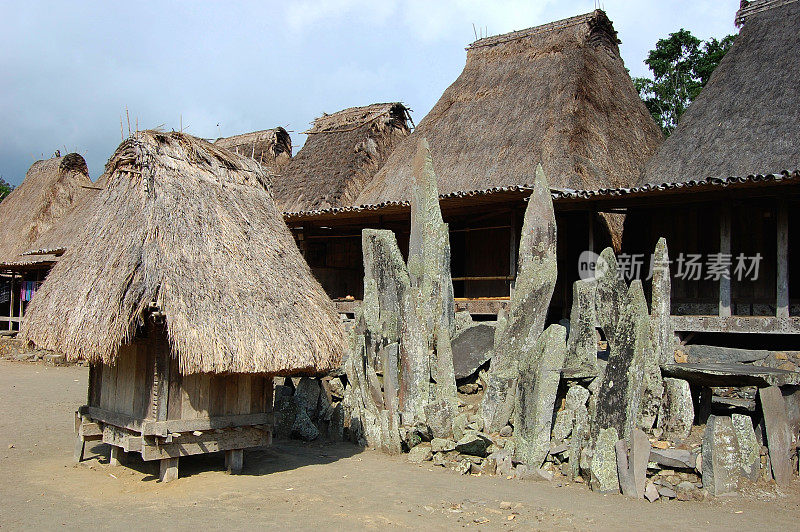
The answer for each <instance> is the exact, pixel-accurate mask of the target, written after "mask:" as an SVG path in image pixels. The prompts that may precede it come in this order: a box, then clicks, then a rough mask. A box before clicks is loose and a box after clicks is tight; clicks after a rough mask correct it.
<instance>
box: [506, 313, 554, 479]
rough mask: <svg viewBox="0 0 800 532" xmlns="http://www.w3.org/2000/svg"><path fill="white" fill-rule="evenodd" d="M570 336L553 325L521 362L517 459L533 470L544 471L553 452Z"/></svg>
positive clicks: (515, 408)
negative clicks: (558, 394) (557, 405)
mask: <svg viewBox="0 0 800 532" xmlns="http://www.w3.org/2000/svg"><path fill="white" fill-rule="evenodd" d="M566 334H567V331H566V329H564V327H562V326H561V325H551V326H550V327H548V328H547V329H546V330H545V331H544V332H543V333H542V334H541V335H540V336H539V339H538V340H537V342H536V344H535V345H534V347H533V349H532V350H531V351H529V352H527V353H524V354H523V359H522V360H521V361H520V376H519V380H518V384H517V394H516V403H515V406H514V436H515V438H516V440H517V450H516V459H517V460H518V461H520V462H523V463H525V464H527V465H528V466H530V467H533V468H539V467H541V465H542V464H543V463H544V460H545V458H547V453H548V450H549V448H550V434H551V430H552V428H553V405H554V403H555V400H556V392H557V391H558V383H559V381H560V379H561V368H562V367H563V365H564V357H565V356H566V350H567V346H566Z"/></svg>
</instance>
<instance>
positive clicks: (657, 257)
mask: <svg viewBox="0 0 800 532" xmlns="http://www.w3.org/2000/svg"><path fill="white" fill-rule="evenodd" d="M669 264H670V262H669V251H668V250H667V240H666V239H665V238H659V239H658V243H657V244H656V249H655V252H654V253H653V286H652V293H651V307H652V312H651V313H650V322H651V324H652V329H653V344H654V348H655V350H656V353H657V356H658V360H659V364H660V365H664V364H674V363H675V328H674V327H673V325H672V314H671V313H672V307H671V301H672V300H671V297H672V282H671V278H670V271H669Z"/></svg>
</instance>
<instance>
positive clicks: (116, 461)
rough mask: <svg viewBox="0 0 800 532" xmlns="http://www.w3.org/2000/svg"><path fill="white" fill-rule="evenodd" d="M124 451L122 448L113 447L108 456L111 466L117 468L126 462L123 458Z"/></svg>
mask: <svg viewBox="0 0 800 532" xmlns="http://www.w3.org/2000/svg"><path fill="white" fill-rule="evenodd" d="M123 453H124V451H123V450H122V447H117V446H116V445H112V446H111V452H110V454H109V456H108V464H109V465H110V466H113V467H116V466H118V465H120V464H122V463H123V462H124V461H125V460H124V458H123Z"/></svg>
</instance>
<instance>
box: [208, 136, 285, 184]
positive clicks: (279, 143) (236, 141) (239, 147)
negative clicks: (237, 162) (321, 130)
mask: <svg viewBox="0 0 800 532" xmlns="http://www.w3.org/2000/svg"><path fill="white" fill-rule="evenodd" d="M214 144H216V145H217V146H219V147H220V148H225V149H227V150H231V151H233V152H236V153H238V154H239V155H244V156H245V157H250V158H251V159H253V160H254V161H256V162H258V163H259V164H261V165H262V166H264V167H265V168H267V169H269V170H270V171H271V172H272V173H278V172H280V171H281V169H282V168H283V167H284V166H285V165H286V163H287V162H289V161H290V160H291V158H292V138H291V137H290V136H289V133H287V132H286V130H285V129H283V128H282V127H276V128H274V129H265V130H263V131H253V132H252V133H242V134H241V135H234V136H232V137H223V138H219V139H217V140H215V141H214Z"/></svg>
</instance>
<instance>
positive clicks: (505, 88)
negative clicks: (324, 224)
mask: <svg viewBox="0 0 800 532" xmlns="http://www.w3.org/2000/svg"><path fill="white" fill-rule="evenodd" d="M618 43H619V41H618V40H617V33H616V31H615V30H614V27H613V25H612V23H611V21H610V20H609V19H608V17H607V16H606V14H605V13H604V12H603V11H599V10H598V11H594V12H592V13H589V14H586V15H580V16H577V17H572V18H569V19H565V20H560V21H557V22H553V23H550V24H546V25H544V26H539V27H535V28H530V29H527V30H522V31H517V32H513V33H508V34H505V35H499V36H495V37H489V38H485V39H480V40H478V41H476V42H474V43H473V44H472V45H471V46H470V47H469V48H467V63H466V66H465V67H464V71H463V72H462V73H461V75H460V76H459V77H458V79H457V80H456V81H455V82H454V83H453V84H452V85H451V86H450V87H449V88H448V89H447V90H446V91H445V92H444V94H443V95H442V97H441V98H440V99H439V101H438V102H437V103H436V105H435V106H434V107H433V109H432V110H431V111H430V113H428V115H427V116H426V117H425V118H424V119H423V120H422V121H421V122H420V124H419V126H418V127H417V128H416V129H415V131H414V133H413V134H412V135H411V136H410V137H409V138H408V139H407V140H406V141H405V142H403V143H402V144H401V145H400V146H399V147H398V148H397V149H396V150H395V152H394V153H393V154H392V155H391V156H390V157H389V160H388V161H387V163H386V164H385V165H384V166H383V168H382V169H381V170H380V171H379V172H378V174H377V175H376V176H375V179H374V180H373V181H372V182H371V183H370V184H369V185H368V186H367V187H366V188H365V190H364V191H363V192H362V193H361V194H360V195H359V196H358V198H356V200H355V203H356V204H363V205H369V204H376V203H381V202H385V201H403V200H407V199H408V198H409V197H410V195H409V186H410V183H411V161H412V158H413V155H414V149H415V146H416V142H417V138H420V137H426V138H427V139H428V141H429V142H430V147H431V153H432V155H433V161H434V164H435V165H436V173H437V177H438V178H439V192H440V193H441V194H448V193H454V192H458V191H474V190H487V189H491V188H495V187H507V186H514V185H522V184H525V185H530V184H532V183H533V182H534V171H535V169H536V166H537V164H539V163H541V164H542V166H543V168H544V172H545V174H546V175H547V177H548V180H549V182H550V185H551V187H553V188H571V189H597V188H606V187H620V186H631V185H632V184H633V183H634V182H635V180H636V179H637V178H638V176H639V174H640V172H641V170H642V168H643V166H644V164H645V162H646V161H647V159H648V158H649V157H650V156H651V155H652V154H653V153H654V152H655V150H656V148H657V147H658V146H659V145H660V143H661V142H662V140H663V137H662V134H661V132H660V131H659V129H658V127H657V126H656V124H655V123H654V122H653V119H652V117H651V116H650V114H649V113H648V112H647V109H646V108H645V106H644V104H643V103H642V102H641V99H640V98H639V95H638V94H637V92H636V90H635V88H634V87H633V83H632V81H631V78H630V76H629V75H628V73H627V72H626V70H625V65H624V64H623V61H622V58H621V57H620V54H619V48H618Z"/></svg>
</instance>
